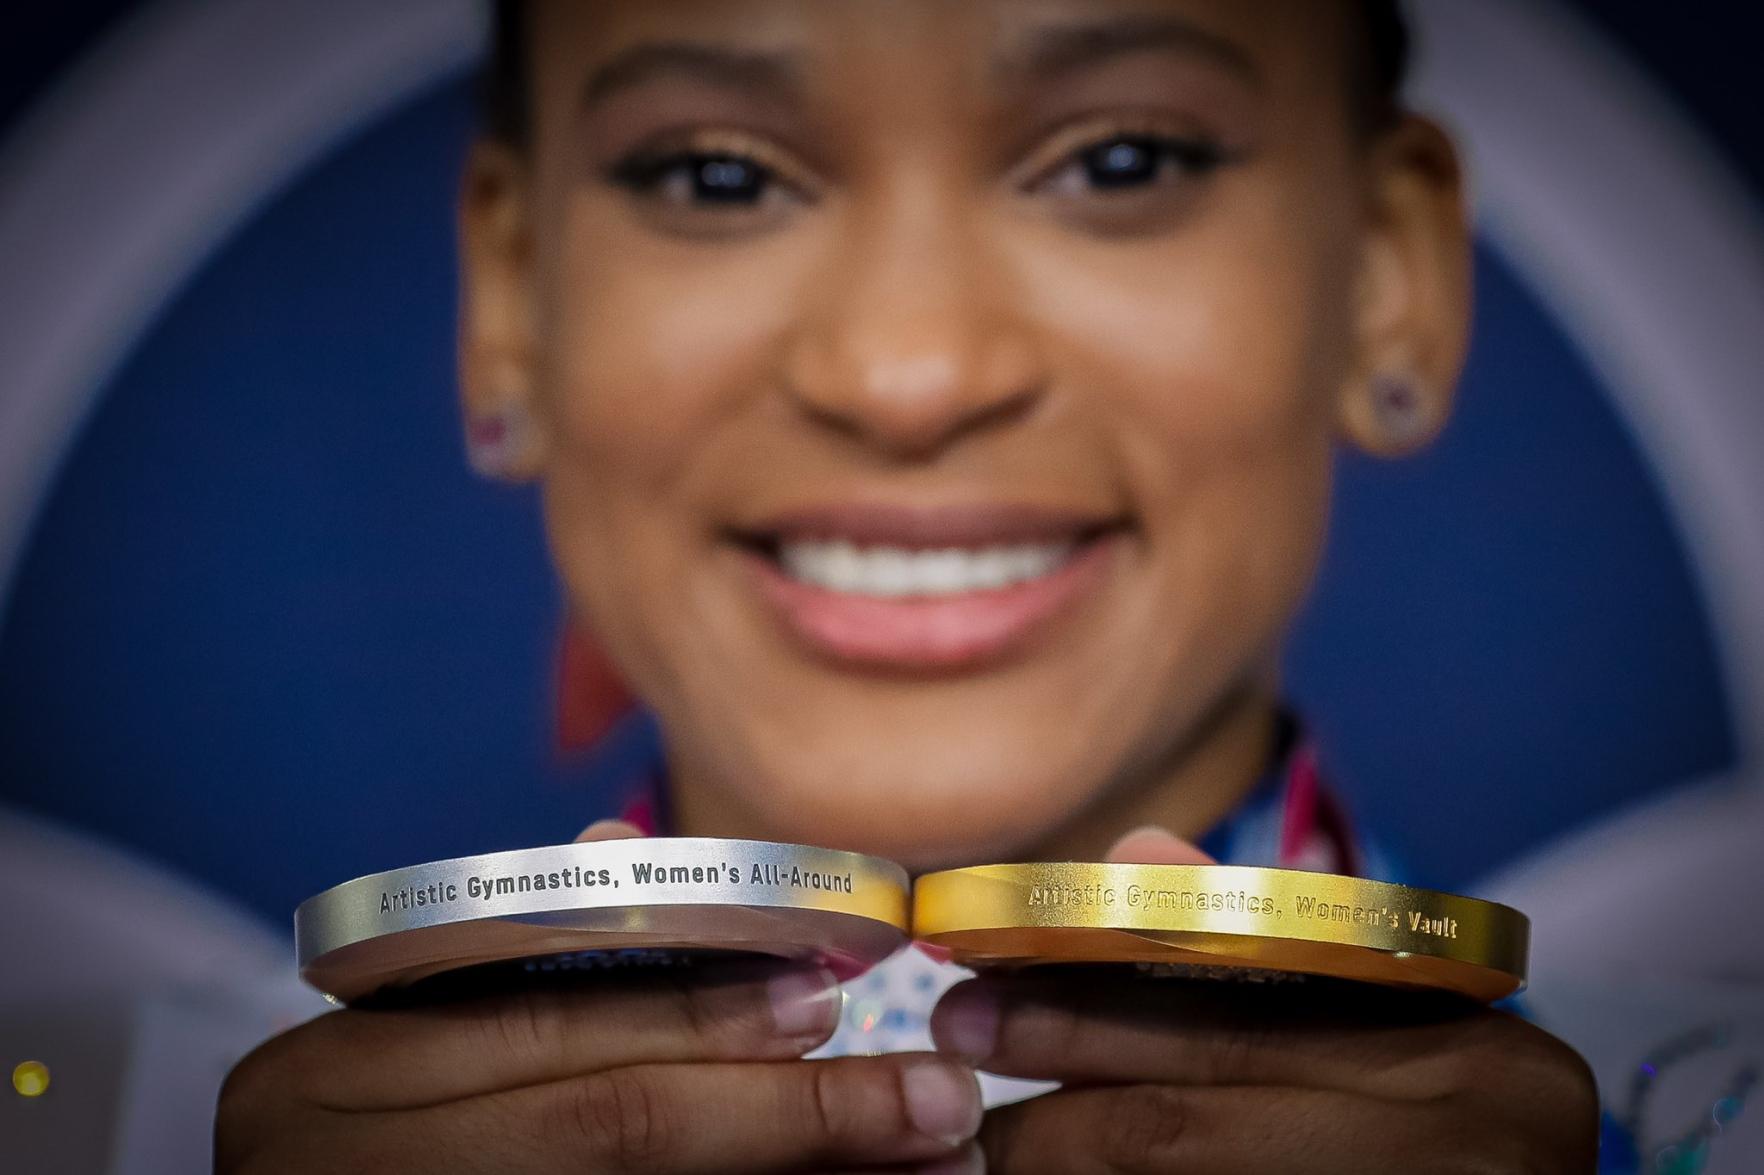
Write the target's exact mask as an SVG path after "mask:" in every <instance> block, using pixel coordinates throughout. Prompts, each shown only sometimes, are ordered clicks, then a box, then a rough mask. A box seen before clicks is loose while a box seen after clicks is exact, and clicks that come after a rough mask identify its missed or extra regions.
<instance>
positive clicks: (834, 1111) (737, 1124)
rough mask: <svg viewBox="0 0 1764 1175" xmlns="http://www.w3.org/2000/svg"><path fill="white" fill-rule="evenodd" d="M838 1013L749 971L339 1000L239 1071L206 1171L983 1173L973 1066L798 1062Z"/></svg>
mask: <svg viewBox="0 0 1764 1175" xmlns="http://www.w3.org/2000/svg"><path fill="white" fill-rule="evenodd" d="M839 1011H840V999H839V988H838V985H837V983H836V981H835V980H834V977H833V976H832V974H831V973H829V972H826V971H822V970H815V969H805V968H801V967H794V968H792V967H785V966H783V965H765V966H758V967H756V966H754V965H744V966H738V967H729V968H721V969H711V968H696V969H693V970H692V971H686V970H685V969H678V970H676V969H657V970H650V971H643V972H630V973H624V974H617V973H602V974H599V975H596V976H593V977H591V978H589V979H588V980H587V981H586V982H583V983H581V984H579V985H575V986H571V987H568V988H564V987H550V988H546V989H532V990H522V991H515V992H511V993H507V994H498V995H495V996H491V997H487V998H478V999H473V1000H470V1001H466V1002H458V1003H445V1004H437V1005H431V1006H425V1007H410V1008H397V1009H387V1010H364V1009H349V1010H344V1011H338V1012H332V1013H330V1014H328V1015H325V1016H321V1017H319V1018H318V1019H316V1020H312V1021H310V1022H308V1023H306V1024H303V1025H301V1026H300V1027H298V1028H295V1029H293V1030H291V1031H289V1032H287V1033H284V1034H283V1035H281V1036H278V1037H276V1038H274V1039H273V1040H271V1041H269V1042H268V1043H266V1044H264V1045H263V1046H261V1047H260V1048H258V1049H257V1050H256V1051H255V1052H253V1053H252V1054H251V1055H250V1056H248V1057H246V1058H245V1059H244V1060H243V1061H241V1062H240V1063H239V1065H238V1066H237V1067H236V1068H235V1069H234V1070H233V1072H232V1074H231V1075H230V1076H229V1077H228V1079H227V1082H226V1086H225V1088H224V1089H223V1090H222V1093H221V1100H220V1110H219V1117H218V1120H217V1124H216V1133H215V1169H216V1170H217V1171H218V1172H226V1173H247V1172H249V1173H254V1175H273V1173H280V1172H289V1173H292V1172H302V1173H306V1172H318V1171H325V1172H331V1171H337V1172H342V1171H374V1172H377V1173H385V1175H392V1173H395V1172H424V1173H429V1172H435V1171H448V1172H457V1173H459V1175H467V1173H474V1172H492V1171H494V1172H498V1173H502V1172H554V1171H571V1172H575V1171H633V1172H699V1171H702V1172H717V1173H722V1172H742V1171H753V1172H766V1171H781V1170H805V1169H806V1170H857V1169H876V1168H895V1169H901V1168H906V1169H913V1168H931V1167H936V1168H941V1167H942V1166H943V1165H944V1164H950V1167H949V1169H951V1170H958V1171H959V1170H967V1169H976V1170H977V1169H978V1167H977V1166H975V1165H974V1164H976V1163H977V1152H975V1151H973V1150H972V1139H973V1137H974V1134H975V1132H976V1131H977V1130H978V1129H979V1126H980V1117H981V1104H980V1092H979V1086H978V1083H977V1082H976V1080H975V1078H974V1074H973V1071H972V1070H971V1069H969V1068H968V1067H966V1066H964V1065H962V1064H960V1063H957V1062H955V1061H952V1060H949V1059H946V1058H942V1057H938V1056H936V1055H934V1054H894V1055H885V1056H875V1057H848V1058H838V1059H832V1060H816V1061H805V1060H802V1059H801V1058H802V1057H803V1054H805V1053H807V1052H809V1051H811V1050H812V1049H814V1048H815V1047H817V1046H818V1045H820V1044H822V1043H823V1042H824V1041H826V1040H827V1038H828V1037H829V1036H830V1035H831V1034H832V1032H833V1030H834V1028H835V1027H836V1025H837V1021H838V1017H839Z"/></svg>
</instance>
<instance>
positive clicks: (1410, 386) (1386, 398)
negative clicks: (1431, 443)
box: [1372, 373, 1432, 448]
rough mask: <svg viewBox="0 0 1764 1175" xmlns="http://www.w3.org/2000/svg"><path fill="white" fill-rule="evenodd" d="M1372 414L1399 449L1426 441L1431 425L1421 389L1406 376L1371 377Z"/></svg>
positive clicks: (1389, 439) (1385, 375)
mask: <svg viewBox="0 0 1764 1175" xmlns="http://www.w3.org/2000/svg"><path fill="white" fill-rule="evenodd" d="M1372 414H1373V416H1374V417H1375V418H1376V419H1377V421H1378V427H1379V428H1380V429H1382V430H1383V432H1384V435H1385V438H1386V439H1387V440H1388V441H1389V442H1390V443H1391V444H1392V445H1394V446H1396V447H1398V448H1408V447H1409V446H1411V445H1416V444H1419V443H1420V442H1422V441H1423V440H1426V439H1427V434H1428V430H1429V428H1430V427H1431V425H1432V421H1431V420H1429V419H1428V416H1429V413H1428V411H1427V401H1426V399H1425V397H1423V396H1422V394H1421V389H1420V388H1419V387H1417V386H1416V384H1415V381H1414V380H1413V379H1411V378H1409V377H1408V376H1403V375H1393V374H1389V373H1384V374H1380V375H1375V376H1373V377H1372Z"/></svg>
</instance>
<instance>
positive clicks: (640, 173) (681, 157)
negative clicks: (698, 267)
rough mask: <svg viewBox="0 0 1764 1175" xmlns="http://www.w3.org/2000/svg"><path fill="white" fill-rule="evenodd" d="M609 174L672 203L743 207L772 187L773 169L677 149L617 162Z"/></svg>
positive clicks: (757, 200)
mask: <svg viewBox="0 0 1764 1175" xmlns="http://www.w3.org/2000/svg"><path fill="white" fill-rule="evenodd" d="M613 178H614V180H615V181H617V182H618V183H619V184H621V185H622V186H624V187H626V188H629V189H631V190H632V191H634V192H637V193H638V194H640V195H644V196H650V197H653V198H656V199H660V200H665V201H666V202H668V203H670V204H676V205H682V206H700V207H719V206H721V207H735V208H747V207H753V206H754V205H757V204H759V203H760V202H761V201H762V200H764V199H765V198H766V196H767V195H768V194H769V193H770V192H771V191H772V190H773V188H774V185H775V181H776V176H775V175H774V174H773V173H772V171H771V169H769V168H767V167H765V166H764V165H762V164H759V163H755V162H754V161H753V160H751V159H744V158H742V157H741V156H739V155H729V154H707V153H703V152H679V153H675V154H670V155H662V156H650V157H638V158H635V159H631V160H627V161H625V162H623V163H621V164H620V165H619V166H618V167H617V168H616V169H615V170H614V172H613Z"/></svg>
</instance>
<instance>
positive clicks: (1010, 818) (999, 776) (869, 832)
mask: <svg viewBox="0 0 1764 1175" xmlns="http://www.w3.org/2000/svg"><path fill="white" fill-rule="evenodd" d="M768 778H771V779H773V780H774V781H775V783H774V786H773V787H772V788H771V789H769V790H768V793H767V794H766V795H765V796H764V797H763V799H762V806H763V817H764V819H765V821H766V823H767V825H768V826H769V827H774V828H777V829H778V830H779V834H780V837H781V838H782V839H787V840H794V841H802V842H807V843H813V844H824V845H828V846H830V847H836V848H842V849H850V850H853V851H857V852H864V853H871V854H874V855H876V856H881V857H887V858H888V859H890V860H892V861H897V862H899V863H900V864H901V865H903V866H904V867H906V868H907V869H908V870H909V871H911V872H922V871H925V870H928V869H937V868H945V867H950V866H954V865H966V864H980V863H984V862H989V861H998V860H1010V859H1013V857H1014V856H1015V855H1016V854H1017V853H1018V852H1019V851H1020V850H1022V849H1023V848H1024V847H1025V846H1028V845H1031V844H1034V843H1036V842H1038V841H1040V840H1041V839H1043V838H1044V837H1046V836H1047V835H1048V834H1049V833H1051V832H1052V831H1053V830H1054V829H1056V828H1057V827H1059V826H1060V825H1061V824H1062V823H1064V822H1065V820H1067V819H1069V818H1070V816H1071V814H1072V807H1073V805H1072V803H1071V796H1072V787H1071V783H1070V781H1067V782H1066V784H1065V786H1063V787H1062V786H1060V784H1059V783H1058V782H1056V781H1053V780H1041V779H1037V778H1035V777H1034V776H1031V775H1028V774H1026V773H1020V772H1010V771H1004V772H1001V771H998V770H996V769H995V770H993V771H991V772H988V773H986V775H985V776H977V775H976V774H975V773H974V772H973V771H972V770H968V769H965V768H963V767H961V766H960V765H952V766H951V767H950V768H949V769H948V770H946V771H937V770H935V769H932V770H927V768H926V766H925V765H924V764H923V762H922V761H920V762H917V763H913V762H910V761H908V760H906V759H901V760H900V761H899V764H898V769H897V770H892V771H891V770H888V769H887V768H885V767H884V768H883V769H880V770H877V769H871V770H867V771H862V772H853V771H851V770H850V769H849V765H847V766H846V767H845V769H843V770H841V769H835V768H831V767H829V769H828V770H826V771H824V772H823V771H808V772H805V771H804V770H803V765H802V764H800V763H797V764H793V765H792V768H791V769H790V770H789V771H787V772H785V773H781V774H774V775H770V776H768ZM830 780H831V781H836V782H829V781H830Z"/></svg>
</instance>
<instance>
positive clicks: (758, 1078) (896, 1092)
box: [405, 1053, 981, 1175]
mask: <svg viewBox="0 0 1764 1175" xmlns="http://www.w3.org/2000/svg"><path fill="white" fill-rule="evenodd" d="M405 1117H408V1118H409V1120H410V1121H409V1126H410V1128H411V1129H410V1132H409V1134H410V1137H411V1138H413V1139H421V1140H425V1141H423V1142H421V1143H418V1144H417V1145H420V1146H421V1147H422V1148H423V1149H424V1151H425V1153H428V1154H431V1155H433V1157H434V1160H435V1161H434V1165H433V1167H431V1168H430V1169H433V1170H450V1171H452V1170H460V1169H462V1168H461V1167H460V1165H459V1162H458V1157H459V1156H460V1155H462V1154H465V1153H467V1152H468V1151H471V1150H472V1149H473V1148H474V1147H476V1148H478V1149H480V1150H485V1149H486V1142H490V1141H493V1142H494V1147H493V1148H489V1149H491V1150H494V1151H498V1152H500V1153H496V1154H494V1155H492V1156H491V1161H490V1162H489V1163H487V1164H486V1167H485V1169H486V1170H495V1171H498V1172H503V1171H529V1170H531V1171H547V1172H550V1171H559V1170H582V1171H643V1172H651V1171H653V1172H664V1171H665V1172H673V1173H679V1175H694V1173H697V1172H705V1173H707V1175H708V1173H717V1175H723V1173H730V1175H736V1173H740V1172H775V1171H781V1170H802V1169H808V1170H815V1171H827V1170H839V1169H849V1168H853V1167H859V1168H862V1167H871V1168H877V1167H884V1166H900V1165H904V1164H909V1163H916V1164H931V1163H936V1162H941V1161H945V1160H949V1159H953V1158H957V1157H959V1156H961V1155H962V1154H963V1149H964V1148H965V1147H967V1146H968V1145H969V1143H970V1142H971V1140H972V1139H973V1137H974V1135H975V1134H976V1132H977V1131H978V1130H979V1127H980V1122H981V1102H980V1086H979V1082H978V1081H977V1080H975V1077H974V1074H973V1071H972V1070H970V1069H968V1068H966V1067H965V1066H961V1065H957V1064H955V1063H953V1062H951V1061H948V1060H945V1059H943V1058H940V1057H936V1056H934V1055H932V1054H926V1053H919V1054H893V1055H885V1056H877V1057H846V1058H840V1059H836V1060H827V1061H789V1062H782V1063H769V1064H706V1065H641V1066H634V1067H630V1068H623V1069H614V1070H608V1071H606V1072H602V1073H596V1074H592V1075H589V1076H587V1077H581V1078H576V1079H574V1080H570V1081H562V1082H555V1083H552V1084H550V1085H545V1086H539V1087H536V1088H529V1089H521V1090H512V1091H508V1092H505V1093H499V1094H495V1095H492V1096H491V1097H487V1098H473V1099H470V1100H468V1101H463V1102H456V1103H453V1104H452V1105H449V1106H439V1107H435V1108H433V1109H428V1110H422V1111H418V1112H416V1113H413V1114H409V1115H405ZM462 1140H475V1141H472V1142H471V1143H470V1145H462ZM464 1169H465V1170H472V1169H473V1168H471V1167H469V1166H467V1167H465V1168H464Z"/></svg>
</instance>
